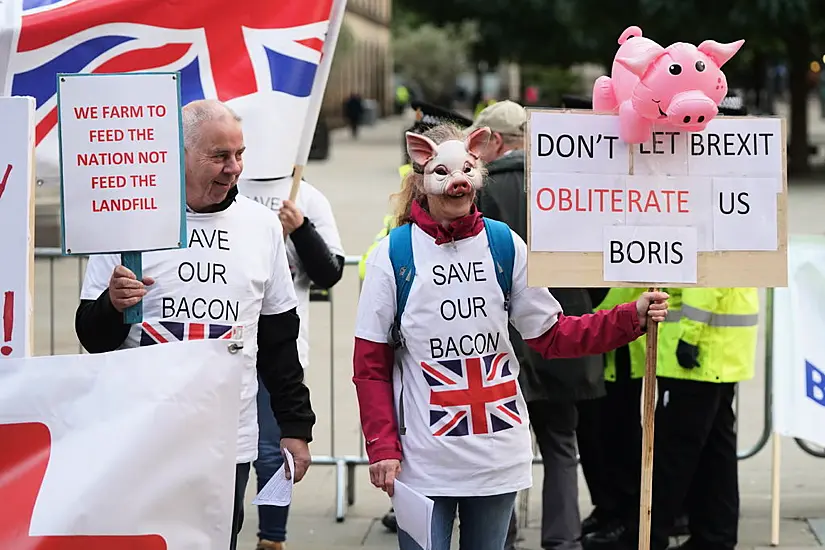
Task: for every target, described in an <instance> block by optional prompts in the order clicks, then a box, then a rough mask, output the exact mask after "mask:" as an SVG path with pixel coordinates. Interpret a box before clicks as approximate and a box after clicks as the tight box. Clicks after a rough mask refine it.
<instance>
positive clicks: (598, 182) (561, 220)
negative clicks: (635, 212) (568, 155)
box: [530, 173, 625, 252]
mask: <svg viewBox="0 0 825 550" xmlns="http://www.w3.org/2000/svg"><path fill="white" fill-rule="evenodd" d="M532 185H533V188H532V193H533V197H532V198H531V200H530V203H531V205H530V208H532V212H531V217H530V222H531V226H532V227H531V239H532V241H531V242H530V246H531V250H532V251H533V252H601V250H602V233H603V231H602V228H603V227H604V226H608V225H623V224H624V223H625V207H624V189H625V177H624V176H610V175H604V174H550V173H544V174H533V182H532ZM571 228H575V231H571Z"/></svg>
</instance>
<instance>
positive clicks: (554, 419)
mask: <svg viewBox="0 0 825 550" xmlns="http://www.w3.org/2000/svg"><path fill="white" fill-rule="evenodd" d="M526 121H527V113H526V111H525V110H524V108H523V107H522V106H521V105H519V104H517V103H514V102H512V101H501V102H498V103H495V104H493V105H491V106H489V107H487V108H486V109H484V110H483V111H481V113H479V115H478V117H477V118H476V120H475V122H474V123H473V126H471V127H470V129H469V130H468V131H472V129H475V128H477V127H483V126H487V127H489V128H490V130H491V131H492V134H491V137H490V141H489V142H488V145H487V148H486V150H485V151H484V153H483V154H482V159H483V160H484V161H485V163H486V168H487V172H488V175H487V181H486V182H485V185H484V187H482V189H481V191H480V192H479V194H478V207H479V210H481V212H482V214H483V215H484V216H485V217H488V218H492V219H497V220H500V221H503V222H505V223H507V224H508V225H509V226H510V228H511V229H513V231H515V232H516V233H518V234H519V235H520V236H521V238H522V239H525V240H527V197H526V191H525V187H524V167H525V162H524V159H525V157H524V155H525V153H524V130H525V126H526ZM550 290H551V292H552V293H553V296H555V297H556V299H557V300H558V301H559V303H560V304H561V306H562V308H563V310H564V312H565V314H567V315H583V314H587V313H591V312H592V309H593V303H594V299H595V300H596V303H599V302H601V296H603V295H604V294H606V292H607V289H604V290H603V291H602V290H601V289H590V290H588V289H585V288H552V289H550ZM591 292H592V293H593V296H591ZM510 339H511V341H512V342H513V347H514V348H515V349H516V354H517V356H518V361H519V363H520V364H521V365H522V370H521V374H520V376H519V384H520V385H521V387H522V391H523V392H524V396H525V400H526V401H527V406H528V411H529V414H530V421H531V423H532V425H533V431H534V432H535V434H536V439H537V440H538V444H539V450H540V451H541V456H542V459H543V463H544V482H543V489H542V526H541V545H542V548H544V549H564V550H571V549H573V550H579V549H581V543H580V542H579V539H580V538H581V520H580V516H579V502H578V497H579V493H578V464H577V458H576V429H577V425H578V409H577V403H578V402H580V401H584V400H592V399H598V398H601V397H603V396H604V394H605V388H604V374H603V371H604V367H603V360H602V357H601V356H588V357H583V358H580V359H556V360H550V361H548V360H545V359H543V358H541V357H540V356H538V355H537V354H536V353H534V352H533V351H532V350H531V349H530V348H529V347H528V346H526V345H524V344H523V342H522V341H521V338H520V336H519V335H518V333H517V332H516V331H514V330H512V329H511V330H510ZM515 531H516V529H515V515H514V517H513V519H512V521H511V534H512V535H515ZM511 538H513V539H514V538H515V537H514V536H511ZM510 543H511V541H508V548H512V545H511V544H510Z"/></svg>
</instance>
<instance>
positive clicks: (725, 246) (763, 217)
mask: <svg viewBox="0 0 825 550" xmlns="http://www.w3.org/2000/svg"><path fill="white" fill-rule="evenodd" d="M778 246H779V242H778V228H777V223H776V189H775V186H774V180H773V179H770V178H748V179H746V178H713V248H714V250H776V249H777V248H778Z"/></svg>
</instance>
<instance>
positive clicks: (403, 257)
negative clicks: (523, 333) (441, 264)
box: [389, 218, 516, 347]
mask: <svg viewBox="0 0 825 550" xmlns="http://www.w3.org/2000/svg"><path fill="white" fill-rule="evenodd" d="M482 220H483V221H484V229H485V231H486V232H487V240H488V241H489V243H490V253H491V254H492V256H493V265H494V266H495V270H496V280H498V286H499V287H501V292H502V293H503V294H504V309H505V310H509V307H510V291H511V288H512V284H513V262H514V261H515V256H516V247H515V244H514V243H513V234H512V233H511V232H510V227H509V226H508V225H507V224H506V223H504V222H500V221H497V220H491V219H488V218H482ZM389 237H390V250H389V253H390V261H391V262H392V269H393V273H394V274H395V298H396V312H395V322H394V323H393V329H392V339H393V343H394V345H395V347H400V346H401V345H403V341H402V340H401V315H403V313H404V306H406V304H407V296H408V295H409V294H410V288H411V287H412V283H413V279H414V278H415V260H414V258H413V250H412V224H409V223H405V224H404V225H400V226H398V227H396V228H394V229H393V230H392V231H390V235H389Z"/></svg>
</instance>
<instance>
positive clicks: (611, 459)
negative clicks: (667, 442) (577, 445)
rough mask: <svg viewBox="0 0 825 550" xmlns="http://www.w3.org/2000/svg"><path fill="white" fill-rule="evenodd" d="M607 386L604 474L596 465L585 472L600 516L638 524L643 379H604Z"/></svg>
mask: <svg viewBox="0 0 825 550" xmlns="http://www.w3.org/2000/svg"><path fill="white" fill-rule="evenodd" d="M605 388H606V389H607V395H606V396H605V397H604V398H603V399H602V400H601V401H602V403H601V405H600V410H599V411H598V412H599V413H600V420H599V424H600V426H599V428H598V430H599V434H600V437H599V445H600V446H601V453H602V457H603V459H602V462H601V473H597V472H594V471H593V469H594V468H595V466H594V467H593V468H590V470H591V473H590V474H587V473H585V476H586V477H585V479H586V480H587V485H588V487H589V489H590V495H591V498H592V499H593V502H594V504H595V505H596V506H597V509H596V514H597V517H599V518H600V519H603V520H604V521H613V520H617V521H622V522H626V523H628V524H631V523H634V522H635V523H638V521H639V483H641V468H642V461H641V453H642V420H641V396H642V380H641V379H640V378H637V379H631V378H622V379H617V380H616V381H613V382H610V381H605ZM597 452H598V451H593V453H597ZM585 456H586V453H582V468H583V469H585V472H586V471H587V466H585V461H586V459H585ZM597 464H599V463H598V459H597ZM588 476H589V477H588ZM591 480H592V481H591Z"/></svg>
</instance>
